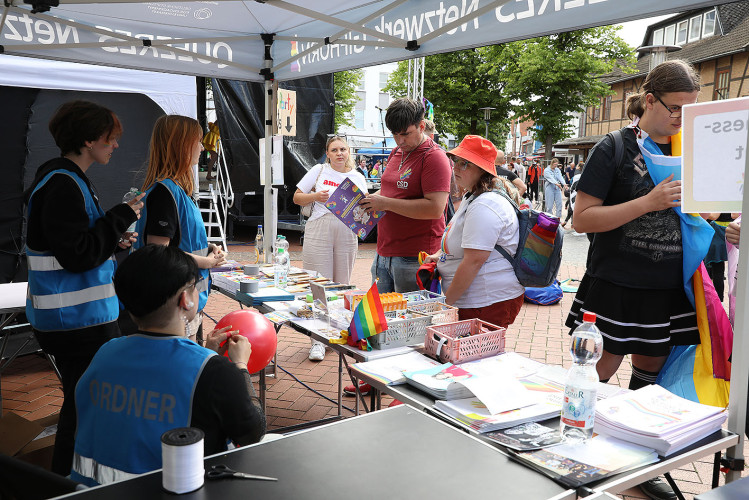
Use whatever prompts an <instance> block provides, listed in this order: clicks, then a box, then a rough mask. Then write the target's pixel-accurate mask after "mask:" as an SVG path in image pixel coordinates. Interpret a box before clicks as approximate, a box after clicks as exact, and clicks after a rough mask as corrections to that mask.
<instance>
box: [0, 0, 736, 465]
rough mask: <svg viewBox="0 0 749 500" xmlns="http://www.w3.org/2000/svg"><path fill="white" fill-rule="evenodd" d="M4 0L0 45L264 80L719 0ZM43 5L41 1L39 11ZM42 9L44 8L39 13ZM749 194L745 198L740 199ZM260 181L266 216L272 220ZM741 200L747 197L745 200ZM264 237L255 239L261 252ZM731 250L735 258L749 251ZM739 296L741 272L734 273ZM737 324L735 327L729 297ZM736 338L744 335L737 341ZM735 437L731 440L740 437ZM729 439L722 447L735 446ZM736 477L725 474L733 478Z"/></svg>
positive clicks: (12, 50)
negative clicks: (726, 444)
mask: <svg viewBox="0 0 749 500" xmlns="http://www.w3.org/2000/svg"><path fill="white" fill-rule="evenodd" d="M27 1H28V2H30V3H32V4H33V10H35V11H38V12H37V13H32V7H31V6H29V5H24V4H23V3H22V0H5V5H6V6H5V7H4V8H3V9H2V18H0V30H1V31H0V52H3V51H4V53H6V54H11V55H25V56H30V57H40V58H48V59H58V60H65V61H75V62H87V63H94V64H101V65H106V66H119V67H124V68H134V69H143V70H150V71H158V72H167V73H181V74H189V75H198V76H206V77H216V78H228V79H238V80H248V81H257V82H265V84H266V88H267V90H268V96H269V97H268V104H267V106H266V112H265V118H266V141H268V142H267V144H266V148H265V151H266V161H265V165H266V173H265V177H266V178H271V172H270V151H271V147H270V136H271V130H272V129H271V125H272V113H271V103H272V102H273V101H272V97H273V96H272V85H271V81H272V80H276V81H283V80H288V79H296V78H302V77H306V76H313V75H318V74H323V73H330V72H334V71H342V70H345V69H351V68H357V67H362V66H368V65H373V64H378V63H383V62H389V61H396V60H402V59H408V58H412V57H421V56H425V55H430V54H436V53H442V52H450V51H455V50H460V49H465V48H470V47H478V46H484V45H490V44H497V43H502V42H507V41H512V40H519V39H525V38H531V37H535V36H541V35H545V34H551V33H558V32H561V31H569V30H574V29H580V28H586V27H591V26H601V25H608V24H613V23H619V22H623V21H627V20H633V19H641V18H645V17H649V16H653V15H658V14H668V13H674V12H679V11H685V10H689V9H694V8H700V7H705V6H713V5H716V4H721V3H728V1H727V0H707V1H705V0H660V1H658V2H654V1H652V0H627V1H624V0H348V1H346V2H341V1H340V0H314V1H310V0H256V1H249V0H245V1H237V0H218V1H212V2H204V1H194V2H187V1H185V2H166V1H164V2H162V1H148V2H145V1H142V0H130V1H128V0H124V1H123V0H99V1H98V2H97V1H95V0H59V2H60V4H61V5H60V6H57V2H58V0H27ZM50 5H52V8H51V10H49V7H50ZM47 10H49V12H47V13H44V12H45V11H47ZM747 203H749V201H747V200H745V204H747ZM271 207H272V203H271V187H270V186H266V187H265V208H266V210H265V225H266V228H269V229H273V228H274V227H275V226H274V225H273V221H274V217H273V213H272V210H271ZM745 208H747V206H746V205H745ZM270 240H271V238H267V239H266V243H265V244H266V255H268V250H269V246H270V244H271V241H270ZM744 253H745V254H746V255H745V256H744V259H742V263H741V265H742V268H741V269H742V270H745V269H746V260H749V253H748V252H744ZM740 288H741V290H740V292H739V293H740V295H739V301H740V303H741V304H744V303H746V302H745V299H746V298H747V297H748V295H747V292H749V290H748V288H749V282H747V276H746V273H745V272H743V273H742V275H741V281H740ZM738 309H739V313H738V314H737V332H744V331H745V328H744V325H745V324H746V323H745V322H744V321H745V318H744V309H743V308H741V307H739V308H738ZM743 337H744V335H741V333H739V334H738V335H736V340H735V344H734V356H733V360H734V361H735V363H734V365H733V377H732V378H733V389H734V390H733V391H731V403H732V404H731V417H730V419H729V428H730V429H731V430H733V431H735V432H737V433H739V434H743V422H744V417H745V400H746V389H747V378H748V377H749V364H747V363H742V361H744V360H745V359H747V356H746V354H749V342H746V343H745V342H744V341H743V340H742V339H743ZM744 344H746V346H745V345H744ZM741 444H742V443H741V442H740V443H739V445H741ZM741 451H742V450H741V449H740V447H736V448H732V449H731V450H730V451H729V456H735V457H741ZM736 477H739V476H738V475H736V474H733V478H736Z"/></svg>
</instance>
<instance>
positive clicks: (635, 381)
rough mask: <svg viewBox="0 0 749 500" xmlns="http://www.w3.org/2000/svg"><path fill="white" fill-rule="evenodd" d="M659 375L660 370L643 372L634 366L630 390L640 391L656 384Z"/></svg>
mask: <svg viewBox="0 0 749 500" xmlns="http://www.w3.org/2000/svg"><path fill="white" fill-rule="evenodd" d="M658 373H660V370H659V371H657V372H649V371H647V370H643V369H642V368H637V367H636V366H633V367H632V378H631V379H629V388H630V389H631V390H633V391H634V390H637V389H639V388H640V387H645V386H646V385H650V384H655V379H656V378H658Z"/></svg>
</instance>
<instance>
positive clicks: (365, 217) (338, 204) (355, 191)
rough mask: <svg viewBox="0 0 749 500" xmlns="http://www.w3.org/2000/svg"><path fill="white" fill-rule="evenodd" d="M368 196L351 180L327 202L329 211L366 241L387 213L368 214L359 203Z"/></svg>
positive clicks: (344, 183) (340, 187)
mask: <svg viewBox="0 0 749 500" xmlns="http://www.w3.org/2000/svg"><path fill="white" fill-rule="evenodd" d="M366 194H367V193H364V192H362V190H361V189H359V188H358V187H357V186H356V184H354V182H353V181H352V180H351V179H344V180H343V182H341V183H340V184H339V185H338V188H337V189H336V190H335V191H333V193H332V194H331V195H330V197H329V198H328V201H326V202H325V206H326V207H327V209H328V210H330V211H331V212H332V213H333V215H335V216H336V217H338V218H339V219H340V220H341V221H342V222H343V223H344V224H346V226H347V227H348V228H349V229H351V230H352V231H353V232H354V234H355V235H356V236H358V237H359V239H361V240H363V239H365V238H366V237H367V235H368V234H369V233H370V232H372V230H373V229H374V228H375V226H376V225H377V223H378V222H380V219H382V218H383V217H384V216H385V212H376V211H372V212H367V211H365V210H364V209H363V208H361V207H360V206H359V201H360V200H361V199H362V198H364V196H366Z"/></svg>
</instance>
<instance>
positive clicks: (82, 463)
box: [71, 453, 139, 486]
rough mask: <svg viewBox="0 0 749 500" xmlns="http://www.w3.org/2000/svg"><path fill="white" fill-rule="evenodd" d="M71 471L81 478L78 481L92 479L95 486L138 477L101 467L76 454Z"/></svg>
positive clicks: (95, 462)
mask: <svg viewBox="0 0 749 500" xmlns="http://www.w3.org/2000/svg"><path fill="white" fill-rule="evenodd" d="M73 471H74V474H77V475H79V476H81V478H79V479H92V480H93V481H95V483H96V484H109V483H114V482H115V481H124V480H125V479H132V478H134V477H136V476H138V475H139V474H131V473H129V472H125V471H124V470H119V469H115V468H114V467H109V466H106V465H102V464H100V463H98V462H97V461H96V460H94V459H93V458H88V457H82V456H81V455H79V454H78V453H75V454H73ZM72 476H73V475H71V477H72ZM81 482H87V481H81ZM96 484H89V485H88V486H95V485H96Z"/></svg>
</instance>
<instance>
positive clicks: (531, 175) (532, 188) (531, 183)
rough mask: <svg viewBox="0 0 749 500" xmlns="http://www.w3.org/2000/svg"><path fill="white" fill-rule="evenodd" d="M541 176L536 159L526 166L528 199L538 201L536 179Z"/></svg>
mask: <svg viewBox="0 0 749 500" xmlns="http://www.w3.org/2000/svg"><path fill="white" fill-rule="evenodd" d="M540 178H541V167H540V166H539V165H538V162H537V161H534V162H533V164H532V165H531V166H530V167H529V168H528V199H529V200H530V201H535V202H538V201H540V200H539V198H538V181H539V179H540Z"/></svg>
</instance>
